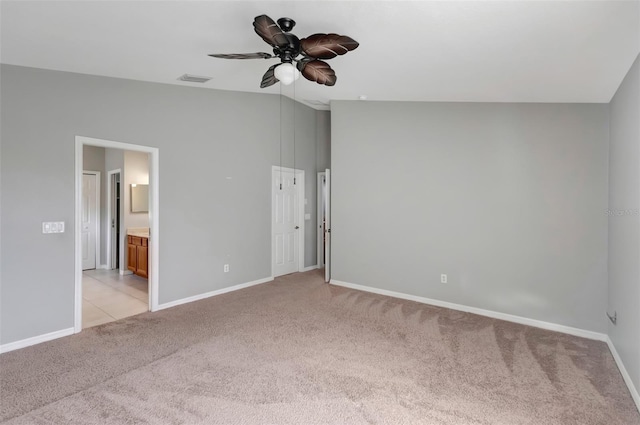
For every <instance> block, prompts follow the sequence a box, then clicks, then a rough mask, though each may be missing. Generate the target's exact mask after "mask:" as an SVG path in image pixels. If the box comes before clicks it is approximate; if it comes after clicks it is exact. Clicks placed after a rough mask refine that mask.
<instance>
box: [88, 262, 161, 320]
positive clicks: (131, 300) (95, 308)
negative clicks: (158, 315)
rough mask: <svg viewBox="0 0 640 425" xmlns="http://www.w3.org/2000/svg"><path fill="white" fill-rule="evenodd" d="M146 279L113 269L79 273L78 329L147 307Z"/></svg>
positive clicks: (137, 312) (131, 313)
mask: <svg viewBox="0 0 640 425" xmlns="http://www.w3.org/2000/svg"><path fill="white" fill-rule="evenodd" d="M148 294H149V289H148V281H147V279H144V278H142V277H140V276H136V275H126V276H120V274H119V273H118V271H117V270H101V269H100V270H98V269H97V270H86V271H84V272H82V328H83V329H85V328H90V327H92V326H97V325H102V324H103V323H108V322H113V321H115V320H118V319H123V318H125V317H129V316H134V315H136V314H140V313H144V312H146V311H148V310H149V304H148V303H149V295H148Z"/></svg>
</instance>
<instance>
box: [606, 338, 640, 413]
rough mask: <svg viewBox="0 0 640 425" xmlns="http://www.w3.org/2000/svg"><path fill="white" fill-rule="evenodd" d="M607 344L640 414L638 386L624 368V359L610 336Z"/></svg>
mask: <svg viewBox="0 0 640 425" xmlns="http://www.w3.org/2000/svg"><path fill="white" fill-rule="evenodd" d="M606 342H607V345H608V346H609V350H610V351H611V355H612V356H613V359H614V360H615V361H616V364H617V365H618V369H620V374H621V375H622V378H623V379H624V383H625V384H627V388H629V392H630V393H631V398H633V401H634V402H635V403H636V408H637V409H638V411H639V412H640V394H638V390H637V389H636V386H635V385H634V384H633V381H632V380H631V376H630V375H629V372H627V368H626V367H624V363H622V359H621V358H620V355H619V354H618V350H616V347H615V345H613V341H611V338H609V336H608V335H607V341H606Z"/></svg>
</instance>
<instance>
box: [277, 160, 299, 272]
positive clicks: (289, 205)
mask: <svg viewBox="0 0 640 425" xmlns="http://www.w3.org/2000/svg"><path fill="white" fill-rule="evenodd" d="M294 177H295V175H294V173H293V172H291V171H285V170H282V171H281V170H280V169H277V168H274V169H273V176H272V179H271V182H272V185H273V187H272V195H273V198H272V211H271V217H272V218H271V220H272V229H273V232H272V233H273V235H272V248H271V249H272V253H273V254H272V257H273V260H272V261H273V276H274V277H275V276H282V275H284V274H289V273H293V272H297V271H298V255H299V253H298V251H299V246H298V245H299V243H298V230H299V229H300V226H299V223H298V208H299V206H298V202H299V198H298V197H299V193H298V186H297V185H295V184H294V180H293V179H294Z"/></svg>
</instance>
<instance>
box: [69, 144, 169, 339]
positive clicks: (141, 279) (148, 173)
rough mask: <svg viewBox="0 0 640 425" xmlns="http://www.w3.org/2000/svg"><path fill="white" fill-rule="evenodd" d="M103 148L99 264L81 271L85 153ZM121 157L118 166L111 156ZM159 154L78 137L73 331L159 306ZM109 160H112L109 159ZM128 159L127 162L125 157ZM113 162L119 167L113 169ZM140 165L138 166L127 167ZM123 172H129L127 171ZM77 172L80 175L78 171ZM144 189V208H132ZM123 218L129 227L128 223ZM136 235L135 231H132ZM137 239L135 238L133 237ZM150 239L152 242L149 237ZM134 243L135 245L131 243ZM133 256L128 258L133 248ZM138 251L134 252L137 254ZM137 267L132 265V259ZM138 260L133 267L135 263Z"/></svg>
mask: <svg viewBox="0 0 640 425" xmlns="http://www.w3.org/2000/svg"><path fill="white" fill-rule="evenodd" d="M85 148H86V149H87V150H90V149H93V150H94V151H95V150H99V149H101V148H102V150H103V152H106V153H103V158H104V159H103V164H104V168H105V173H103V175H104V177H105V180H106V186H107V190H106V191H105V196H104V197H105V198H106V202H104V203H103V205H105V206H104V208H103V214H104V215H103V216H106V217H105V218H106V219H104V220H102V222H103V223H104V225H103V226H102V227H101V232H102V233H103V235H104V239H103V240H104V241H105V242H104V244H103V245H104V247H103V251H102V252H104V254H103V255H102V257H101V259H100V266H99V267H96V268H94V269H92V270H86V271H84V272H83V270H82V267H81V264H80V262H79V260H81V258H82V256H81V251H82V249H81V248H82V244H81V241H79V237H78V236H79V235H80V232H79V230H80V226H81V220H80V219H79V218H80V217H81V215H79V214H78V212H79V211H81V210H82V208H81V207H82V205H81V201H82V199H81V196H79V194H81V192H82V179H81V174H82V169H83V161H84V160H86V158H85V157H83V153H84V151H85ZM117 155H120V157H121V158H123V159H122V161H121V163H118V162H117V161H115V162H114V160H113V158H114V157H116V158H117ZM158 156H159V152H158V149H157V148H151V147H147V146H140V145H133V144H128V143H120V142H115V141H109V140H102V139H94V138H88V137H82V136H76V217H77V218H76V223H75V225H76V226H75V229H76V276H75V288H76V289H75V302H74V305H75V307H74V317H75V324H74V328H75V332H76V333H77V332H80V331H81V330H82V329H83V328H86V327H90V326H95V325H99V324H102V323H107V322H110V321H114V320H119V319H121V318H124V317H128V316H131V315H134V314H139V313H142V312H145V311H149V310H151V311H155V310H157V306H158V282H159V268H158V253H159V249H158V243H159V225H158V210H159V201H158V193H159V187H158V182H159V169H158V164H159V159H158ZM109 158H111V160H110V159H109ZM126 158H128V162H126V161H125V159H126ZM114 163H115V164H117V165H118V166H117V167H116V166H114ZM134 163H136V164H138V165H139V164H144V167H143V166H142V165H139V166H138V168H132V167H125V165H126V164H134ZM127 169H128V170H129V172H127ZM79 170H80V171H79ZM137 186H144V187H145V191H144V196H143V198H144V199H143V201H144V202H143V207H142V209H141V207H140V206H139V204H135V205H134V203H133V202H132V201H134V198H133V196H134V194H135V193H137V191H135V190H132V189H135V188H136V187H137ZM127 220H128V223H129V224H127ZM134 232H135V233H134ZM134 235H135V236H134ZM152 235H153V238H151V236H152ZM136 242H138V244H137V245H139V247H136V246H135V245H134V244H135V243H136ZM132 246H133V248H134V254H133V256H132V254H131V248H132ZM136 248H137V251H135V250H136ZM132 260H133V261H134V263H135V264H136V265H137V267H138V268H136V267H134V268H133V269H132V267H131V261H132ZM136 261H137V263H136Z"/></svg>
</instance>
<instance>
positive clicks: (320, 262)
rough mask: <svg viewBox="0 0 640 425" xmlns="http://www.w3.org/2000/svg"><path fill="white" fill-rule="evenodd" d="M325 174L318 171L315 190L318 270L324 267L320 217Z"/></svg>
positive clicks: (322, 232) (322, 211)
mask: <svg viewBox="0 0 640 425" xmlns="http://www.w3.org/2000/svg"><path fill="white" fill-rule="evenodd" d="M325 174H326V173H325V172H324V171H320V172H319V173H318V189H317V192H316V193H317V194H318V199H317V200H316V205H317V207H318V213H317V214H316V225H317V226H318V227H317V228H316V239H317V242H318V248H317V252H318V255H317V257H318V258H317V261H318V262H317V263H316V264H317V265H318V268H319V269H321V268H323V267H324V228H323V227H322V216H323V215H324V208H325V205H324V178H325Z"/></svg>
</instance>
